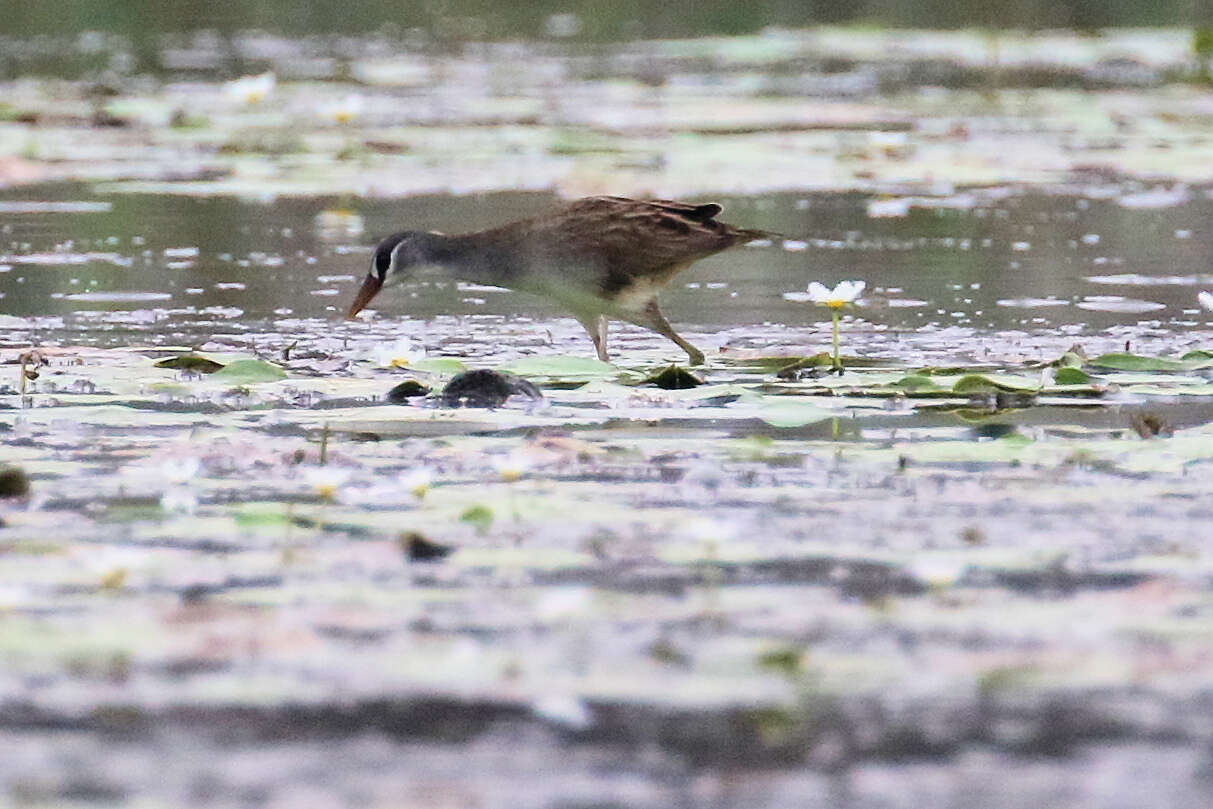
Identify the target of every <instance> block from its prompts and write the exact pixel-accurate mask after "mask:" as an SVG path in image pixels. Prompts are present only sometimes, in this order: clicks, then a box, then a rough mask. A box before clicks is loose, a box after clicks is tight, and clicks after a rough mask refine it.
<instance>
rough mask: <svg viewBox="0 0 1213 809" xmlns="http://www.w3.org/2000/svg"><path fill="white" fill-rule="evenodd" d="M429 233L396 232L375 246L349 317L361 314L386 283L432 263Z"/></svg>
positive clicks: (392, 282)
mask: <svg viewBox="0 0 1213 809" xmlns="http://www.w3.org/2000/svg"><path fill="white" fill-rule="evenodd" d="M428 235H429V234H427V233H419V232H417V231H413V230H407V231H404V232H402V233H393V234H392V235H391V236H388V237H387V238H385V239H384V240H383V241H381V242H379V244H378V245H376V246H375V252H374V253H373V254H372V255H371V269H370V271H369V272H368V273H367V274H366V278H364V279H363V281H362V286H361V287H360V288H359V289H358V294H357V295H356V296H354V302H353V303H352V304H351V305H350V310H349V312H347V313H346V317H347V318H351V317H353V316H354V315H356V314H358V313H359V312H361V311H362V310H363V308H365V307H366V305H367V304H368V303H370V302H371V299H372V298H374V297H375V296H376V295H377V294H379V290H381V289H383V288H384V287H385V286H393V285H395V284H399V283H400V282H401V281H405V280H407V279H408V278H410V277H412V274H413V272H412V271H413V269H414V268H416V267H420V266H422V265H425V264H429V263H430V261H429V255H428V252H427V251H426V237H427V236H428Z"/></svg>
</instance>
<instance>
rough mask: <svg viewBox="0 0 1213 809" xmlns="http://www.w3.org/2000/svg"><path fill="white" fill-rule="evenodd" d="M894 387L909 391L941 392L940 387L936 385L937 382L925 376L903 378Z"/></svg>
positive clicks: (912, 375) (911, 375) (913, 375)
mask: <svg viewBox="0 0 1213 809" xmlns="http://www.w3.org/2000/svg"><path fill="white" fill-rule="evenodd" d="M893 387H895V388H901V389H902V390H907V391H916V390H939V389H940V388H939V385H937V384H935V380H934V379H931V377H929V376H926V375H925V374H910V375H908V376H903V377H902V378H901V379H899V380H897V381H896V382H894V383H893Z"/></svg>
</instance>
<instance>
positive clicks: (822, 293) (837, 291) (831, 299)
mask: <svg viewBox="0 0 1213 809" xmlns="http://www.w3.org/2000/svg"><path fill="white" fill-rule="evenodd" d="M865 286H867V285H866V284H865V283H864V282H863V281H839V282H838V284H836V285H835V286H834V288H833V289H830V288H829V287H827V286H826V285H825V284H822V283H821V282H819V281H813V282H812V283H810V284H809V288H808V291H807V292H785V293H784V295H783V297H784V298H786V299H788V300H792V301H801V300H804V301H809V302H810V303H815V304H817V305H818V306H825V307H827V308H828V309H829V310H830V318H831V321H832V324H831V329H830V336H831V339H830V342H831V345H832V346H833V351H834V366H833V367H834V370H835V371H842V361H841V359H840V358H839V355H838V316H839V313H840V311H841V310H842V309H843V308H844V307H846V306H850V305H852V304H854V303H855V301H857V300H858V299H859V296H860V295H862V294H863V290H864V287H865Z"/></svg>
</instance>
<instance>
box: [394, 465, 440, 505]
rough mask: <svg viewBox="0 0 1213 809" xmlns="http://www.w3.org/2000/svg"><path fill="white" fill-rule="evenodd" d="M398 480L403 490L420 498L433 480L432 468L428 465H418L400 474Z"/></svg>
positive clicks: (423, 496)
mask: <svg viewBox="0 0 1213 809" xmlns="http://www.w3.org/2000/svg"><path fill="white" fill-rule="evenodd" d="M399 480H400V485H401V486H402V487H403V488H404V490H405V491H407V492H408V493H409V494H411V495H413V497H416V498H417V499H418V500H422V499H424V498H425V495H426V492H428V491H429V490H430V484H431V483H433V482H434V470H433V469H431V468H429V467H428V466H418V467H415V468H413V469H410V470H409V471H407V472H405V473H404V474H402V475H400V478H399Z"/></svg>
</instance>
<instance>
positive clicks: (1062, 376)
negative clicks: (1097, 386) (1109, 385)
mask: <svg viewBox="0 0 1213 809" xmlns="http://www.w3.org/2000/svg"><path fill="white" fill-rule="evenodd" d="M1063 359H1064V358H1063ZM1053 381H1054V382H1056V383H1057V384H1058V385H1085V384H1087V383H1088V382H1090V381H1091V376H1090V374H1088V373H1087V372H1086V371H1082V370H1079V369H1078V368H1077V367H1075V366H1073V365H1063V366H1062V367H1061V368H1058V369H1057V373H1056V374H1054V376H1053Z"/></svg>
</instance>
